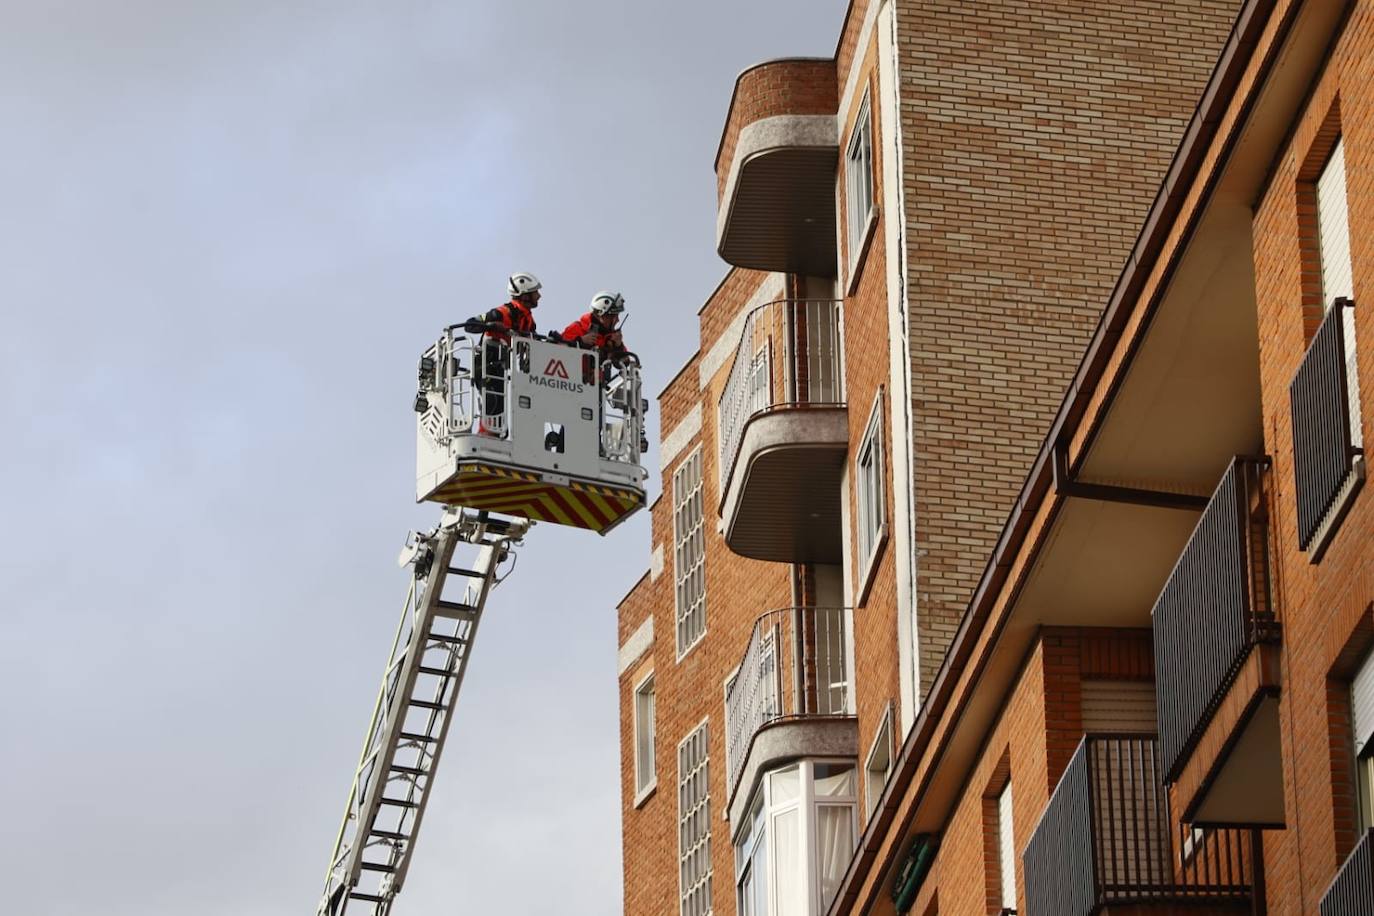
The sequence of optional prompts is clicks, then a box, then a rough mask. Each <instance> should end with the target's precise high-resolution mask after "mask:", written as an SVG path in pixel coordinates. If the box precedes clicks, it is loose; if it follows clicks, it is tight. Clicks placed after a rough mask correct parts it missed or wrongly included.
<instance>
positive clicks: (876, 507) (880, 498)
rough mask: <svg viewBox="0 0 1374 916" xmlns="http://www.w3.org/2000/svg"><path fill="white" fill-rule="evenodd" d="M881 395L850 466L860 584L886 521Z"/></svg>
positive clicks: (866, 576) (875, 402) (874, 404)
mask: <svg viewBox="0 0 1374 916" xmlns="http://www.w3.org/2000/svg"><path fill="white" fill-rule="evenodd" d="M882 406H883V395H882V392H881V391H879V392H878V397H877V398H876V399H875V400H874V402H873V412H872V414H870V416H869V418H868V428H867V429H865V430H864V437H863V440H862V441H861V442H860V443H859V453H858V457H857V458H856V459H855V462H854V469H855V476H856V478H857V481H858V498H859V506H858V509H859V511H858V516H859V518H858V522H859V530H858V547H859V556H858V560H859V569H861V570H864V571H865V573H864V574H863V576H862V579H861V581H862V580H866V579H867V578H868V575H867V572H866V571H867V570H868V569H869V567H870V565H871V564H872V562H873V558H874V557H873V555H874V553H875V552H876V551H877V549H878V542H879V541H880V540H881V539H882V535H883V524H884V522H885V521H886V518H885V514H886V509H887V504H886V498H885V496H884V492H883V424H882V419H883V411H882Z"/></svg>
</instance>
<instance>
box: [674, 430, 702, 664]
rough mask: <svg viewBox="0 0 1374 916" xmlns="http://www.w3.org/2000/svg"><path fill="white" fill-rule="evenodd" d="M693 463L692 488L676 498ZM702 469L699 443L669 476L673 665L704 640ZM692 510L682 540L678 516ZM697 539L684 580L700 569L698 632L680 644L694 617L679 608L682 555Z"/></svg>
mask: <svg viewBox="0 0 1374 916" xmlns="http://www.w3.org/2000/svg"><path fill="white" fill-rule="evenodd" d="M693 462H695V463H696V467H695V472H694V473H695V486H694V487H693V488H692V490H691V491H690V492H689V493H687V495H686V498H685V499H684V498H682V497H681V496H680V495H679V482H680V480H681V478H682V476H683V474H684V472H685V471H686V470H687V468H688V467H689V465H691V464H692V463H693ZM705 470H706V465H705V459H704V452H703V450H702V447H701V443H699V442H698V443H697V445H696V447H695V448H694V449H692V451H691V452H689V453H688V455H687V457H685V458H683V459H682V460H681V461H679V462H678V464H677V467H675V468H674V469H673V474H672V487H673V491H672V500H673V502H672V512H673V514H672V519H673V642H674V644H675V647H676V650H677V661H679V662H680V661H682V660H683V659H684V658H686V657H687V654H688V653H690V652H691V651H692V650H693V649H694V648H696V647H697V646H698V645H700V644H701V642H702V640H703V639H705V638H706V475H705ZM693 507H694V508H695V512H696V517H695V519H694V525H693V526H692V527H691V529H690V530H689V531H688V532H687V533H686V537H685V538H684V537H683V536H682V533H681V532H680V530H679V527H680V518H679V515H680V513H682V512H684V511H688V510H689V509H691V508H693ZM694 535H695V537H696V539H699V543H700V553H699V554H696V555H694V556H693V557H692V563H691V569H689V570H688V571H687V574H686V576H691V575H693V574H695V573H696V571H697V569H698V568H699V569H700V574H701V595H700V609H699V613H700V630H699V631H698V632H696V633H695V634H694V635H692V636H691V638H690V639H689V640H688V641H687V642H686V643H685V644H684V642H683V638H684V627H685V628H686V629H688V630H690V628H691V623H690V620H689V619H688V618H689V617H690V616H691V615H693V613H694V609H693V608H687V609H686V610H684V609H683V607H682V590H683V588H682V587H683V583H684V582H685V581H686V577H685V576H684V575H683V572H682V563H683V559H684V551H685V550H687V549H690V546H691V543H692V541H693V540H694Z"/></svg>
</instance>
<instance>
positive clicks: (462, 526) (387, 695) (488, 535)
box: [317, 508, 530, 916]
mask: <svg viewBox="0 0 1374 916" xmlns="http://www.w3.org/2000/svg"><path fill="white" fill-rule="evenodd" d="M529 524H530V523H529V522H527V521H524V520H512V519H497V518H491V517H488V515H487V514H486V513H485V512H477V513H474V512H468V511H463V510H460V509H453V508H451V509H449V510H447V511H446V512H445V514H444V518H443V521H441V522H440V524H439V526H438V527H437V528H435V529H434V530H433V531H432V532H430V533H429V534H427V535H419V536H417V537H416V539H415V542H414V543H413V544H412V545H410V546H409V547H408V548H407V552H406V553H403V554H402V561H403V562H408V563H410V564H411V566H412V567H413V575H412V578H411V585H410V592H409V595H408V596H407V599H406V604H405V607H404V608H403V610H402V613H401V622H400V625H399V627H398V628H397V630H396V638H395V640H394V641H393V643H392V648H391V657H390V659H389V660H388V663H387V666H386V672H385V674H384V675H383V676H382V686H381V690H380V692H379V693H378V696H377V703H376V706H375V708H374V710H373V714H372V724H371V725H370V726H369V728H368V731H367V739H366V741H365V742H364V744H363V752H362V757H361V759H360V760H359V762H358V769H357V772H356V774H355V776H354V779H353V787H352V789H351V790H350V791H349V795H348V807H347V810H346V811H345V812H344V820H343V825H342V826H341V827H340V828H339V834H338V838H337V840H336V841H335V845H334V854H333V856H332V857H331V858H330V863H329V873H328V874H327V875H326V877H325V887H324V895H323V897H322V898H321V900H320V905H319V909H318V910H317V916H343V914H345V913H350V914H364V916H386V914H387V913H388V912H389V911H390V909H391V904H392V901H393V900H394V899H395V897H396V894H397V892H399V891H400V889H401V886H402V885H403V884H404V883H405V878H406V871H407V870H408V868H409V867H410V860H411V854H412V853H413V851H414V847H415V840H416V837H417V836H418V834H419V832H420V822H421V821H422V820H423V818H424V813H425V803H426V802H427V800H428V798H429V790H430V787H431V782H432V780H433V778H434V773H435V770H436V768H437V767H438V765H439V757H440V754H441V753H442V752H443V749H444V740H445V738H446V737H447V736H448V730H449V725H450V723H451V722H452V719H453V710H454V707H455V705H456V703H457V700H458V690H459V688H460V687H461V686H462V684H463V675H464V673H465V672H466V670H467V663H468V659H469V658H470V657H471V654H472V644H473V641H474V640H475V639H476V638H477V625H478V624H479V623H480V622H481V619H482V609H483V607H485V606H486V602H487V596H488V595H489V594H490V592H491V589H492V588H493V586H494V585H496V583H497V582H498V581H499V580H498V568H499V567H500V566H501V564H502V563H503V562H505V561H506V560H507V558H508V557H510V556H511V551H512V548H513V546H514V545H515V544H516V543H518V542H519V541H520V539H521V538H522V537H523V536H524V534H525V532H526V530H527V529H528V527H529ZM446 585H449V586H452V588H449V589H447V590H446V588H445V586H446ZM446 591H447V592H449V594H446Z"/></svg>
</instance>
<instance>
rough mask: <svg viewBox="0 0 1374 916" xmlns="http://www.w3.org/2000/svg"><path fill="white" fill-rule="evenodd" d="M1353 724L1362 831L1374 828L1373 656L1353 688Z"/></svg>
mask: <svg viewBox="0 0 1374 916" xmlns="http://www.w3.org/2000/svg"><path fill="white" fill-rule="evenodd" d="M1350 724H1351V727H1352V731H1353V732H1354V738H1355V769H1356V775H1357V777H1358V778H1357V780H1356V782H1357V786H1358V802H1359V809H1360V810H1359V815H1360V829H1361V830H1366V829H1368V828H1371V827H1374V652H1371V653H1370V654H1369V656H1368V657H1366V658H1365V660H1364V663H1363V664H1361V665H1360V669H1359V670H1358V671H1356V672H1355V678H1354V680H1353V681H1351V684H1350Z"/></svg>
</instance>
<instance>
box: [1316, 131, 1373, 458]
mask: <svg viewBox="0 0 1374 916" xmlns="http://www.w3.org/2000/svg"><path fill="white" fill-rule="evenodd" d="M1316 193H1317V245H1318V251H1319V252H1320V254H1321V272H1322V276H1321V279H1322V310H1323V312H1325V311H1328V310H1330V308H1331V306H1332V304H1334V303H1335V301H1336V300H1337V299H1339V298H1342V297H1344V298H1348V299H1354V298H1355V287H1354V281H1353V280H1352V279H1351V275H1352V271H1351V268H1350V217H1349V211H1348V207H1347V205H1346V195H1345V141H1344V140H1337V141H1336V145H1335V147H1334V148H1333V149H1332V150H1331V157H1330V158H1329V159H1327V161H1326V165H1325V166H1323V167H1322V170H1321V174H1320V175H1318V176H1317V183H1316ZM1341 317H1342V324H1343V325H1344V327H1343V329H1342V330H1343V331H1344V337H1345V373H1346V390H1347V395H1348V397H1349V400H1350V444H1351V445H1353V446H1355V447H1356V448H1358V447H1360V446H1361V445H1362V444H1363V441H1364V436H1363V430H1362V428H1361V423H1360V379H1359V374H1358V370H1357V369H1356V363H1355V315H1354V313H1353V312H1352V311H1351V310H1350V309H1346V310H1345V314H1344V315H1343V316H1341Z"/></svg>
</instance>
